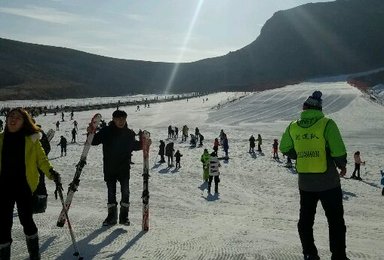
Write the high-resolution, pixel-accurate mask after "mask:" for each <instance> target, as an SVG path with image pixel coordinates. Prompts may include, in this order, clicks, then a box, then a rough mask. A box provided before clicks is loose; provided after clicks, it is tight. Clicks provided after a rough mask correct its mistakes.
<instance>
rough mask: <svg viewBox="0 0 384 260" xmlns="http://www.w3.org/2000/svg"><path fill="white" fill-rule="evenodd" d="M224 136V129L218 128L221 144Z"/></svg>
mask: <svg viewBox="0 0 384 260" xmlns="http://www.w3.org/2000/svg"><path fill="white" fill-rule="evenodd" d="M224 136H225V133H224V130H223V129H221V130H220V134H219V138H220V145H223V140H224Z"/></svg>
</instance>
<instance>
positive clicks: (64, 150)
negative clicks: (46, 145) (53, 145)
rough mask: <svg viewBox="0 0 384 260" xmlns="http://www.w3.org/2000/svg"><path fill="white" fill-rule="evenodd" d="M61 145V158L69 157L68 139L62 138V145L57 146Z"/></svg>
mask: <svg viewBox="0 0 384 260" xmlns="http://www.w3.org/2000/svg"><path fill="white" fill-rule="evenodd" d="M59 145H60V148H61V156H63V154H64V156H67V138H65V137H64V136H60V143H58V145H57V146H59Z"/></svg>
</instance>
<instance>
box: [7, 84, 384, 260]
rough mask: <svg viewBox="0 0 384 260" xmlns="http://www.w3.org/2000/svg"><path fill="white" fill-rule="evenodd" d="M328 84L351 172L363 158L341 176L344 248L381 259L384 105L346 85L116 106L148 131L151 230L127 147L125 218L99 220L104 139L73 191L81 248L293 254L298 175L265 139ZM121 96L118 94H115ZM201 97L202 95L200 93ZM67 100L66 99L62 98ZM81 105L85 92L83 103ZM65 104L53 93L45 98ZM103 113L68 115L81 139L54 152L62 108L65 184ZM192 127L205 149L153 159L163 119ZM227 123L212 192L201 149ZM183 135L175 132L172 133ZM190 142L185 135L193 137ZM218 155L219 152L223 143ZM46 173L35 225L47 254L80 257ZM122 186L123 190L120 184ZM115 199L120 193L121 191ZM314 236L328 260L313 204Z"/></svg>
mask: <svg viewBox="0 0 384 260" xmlns="http://www.w3.org/2000/svg"><path fill="white" fill-rule="evenodd" d="M314 90H321V91H322V92H323V110H324V112H325V114H326V115H327V116H329V117H330V118H332V119H334V120H335V121H336V122H337V124H338V125H339V127H340V131H341V133H342V135H343V137H344V141H345V143H346V146H347V150H348V167H347V171H348V173H347V175H348V176H349V175H350V174H351V172H352V171H353V166H354V165H353V153H354V152H355V151H357V150H359V151H360V152H361V156H362V159H363V160H366V165H365V166H363V167H362V178H363V181H356V180H348V179H342V180H341V182H342V189H343V192H344V210H345V221H346V225H347V252H348V256H349V257H350V259H353V260H356V259H370V260H379V259H383V256H384V247H383V241H384V225H382V220H383V216H384V207H383V201H384V197H383V196H381V186H380V182H379V180H380V174H379V172H380V169H383V164H382V158H383V156H384V143H383V128H384V108H383V107H382V106H380V105H377V104H376V103H373V102H371V101H370V100H369V99H368V98H367V97H366V96H365V95H364V94H362V93H361V92H360V91H358V90H357V89H355V88H352V87H350V86H349V85H347V84H346V83H344V82H337V83H303V84H299V85H292V86H287V87H284V88H279V89H274V90H268V91H263V92H258V93H217V94H212V95H208V96H204V97H200V98H194V99H189V100H188V101H187V100H182V101H174V102H170V103H161V104H151V107H150V108H143V107H142V108H141V110H140V111H138V112H135V110H136V107H123V108H122V109H124V110H125V111H126V112H127V113H128V118H127V120H128V124H129V127H130V128H132V129H133V130H134V131H136V132H137V131H138V130H139V129H146V130H148V131H150V132H151V136H152V146H151V151H150V175H151V177H150V182H149V191H150V201H149V203H150V220H149V222H150V230H149V231H148V232H142V231H141V213H142V200H141V193H142V168H143V165H142V161H143V159H142V153H141V152H135V153H134V154H133V162H134V163H135V164H133V165H132V169H131V185H130V187H131V189H130V200H131V206H130V213H129V216H130V220H131V226H129V227H126V226H122V225H116V226H113V227H110V228H106V227H102V226H101V223H102V222H103V220H104V218H105V217H106V214H107V207H106V199H107V189H106V185H105V183H104V181H103V174H102V169H103V163H102V158H103V156H102V150H101V148H102V147H101V146H96V147H91V149H90V152H89V154H88V159H87V165H86V166H85V167H84V170H83V173H82V176H81V182H80V187H79V189H78V191H77V192H76V193H75V196H74V199H73V202H72V206H71V209H70V211H69V216H70V220H71V223H72V226H73V230H74V233H75V236H76V239H77V246H78V249H79V251H80V254H81V256H83V257H84V259H151V260H152V259H163V260H172V259H177V260H181V259H188V260H195V259H201V260H203V259H204V260H205V259H220V260H221V259H226V260H229V259H233V260H238V259H260V260H267V259H281V260H296V259H297V260H299V259H302V256H301V245H300V241H299V237H298V233H297V220H298V213H299V195H298V188H297V175H296V174H295V173H294V172H293V170H290V169H288V168H285V167H283V165H284V164H285V159H284V158H283V156H282V155H281V154H280V159H281V161H276V160H274V159H272V142H273V139H274V138H277V139H279V140H280V138H281V134H282V132H283V131H284V130H285V128H286V127H287V125H288V124H289V122H290V121H291V120H294V119H297V118H298V116H299V114H300V111H301V107H302V104H303V102H304V101H305V99H306V98H307V97H308V96H309V95H310V94H311V93H312V92H313V91H314ZM117 99H118V98H117ZM203 99H204V101H203ZM61 102H63V101H61ZM79 102H81V100H79ZM56 104H57V105H65V104H62V103H57V102H54V101H52V105H56ZM96 112H98V113H101V114H102V116H103V118H104V119H105V120H106V121H107V122H108V121H109V120H110V119H111V114H112V112H113V109H106V110H100V111H84V112H75V116H74V119H75V120H77V121H78V123H79V136H78V140H79V142H78V143H75V144H71V143H70V144H69V145H68V152H67V156H66V157H60V150H59V147H58V146H57V144H58V143H59V139H60V135H64V136H66V138H67V139H68V141H70V140H71V135H70V131H71V130H72V128H73V123H72V121H70V120H69V113H67V114H66V118H65V121H64V122H62V123H61V126H60V130H59V131H57V132H56V135H55V137H54V139H53V140H52V142H51V145H52V151H51V153H50V154H49V158H50V160H51V162H52V164H53V165H54V167H55V168H56V169H57V171H59V172H60V173H61V174H62V178H63V184H64V187H66V186H67V185H68V184H69V183H70V181H71V180H72V178H73V175H74V173H75V165H76V164H77V162H78V160H79V157H80V154H81V151H82V143H83V142H84V140H85V132H86V131H85V129H86V126H87V124H88V122H89V120H90V118H91V117H92V115H93V114H94V113H96ZM57 120H61V118H60V115H59V114H58V115H57V116H54V115H52V114H50V115H47V116H39V117H37V118H36V121H37V122H38V123H39V124H41V125H42V127H43V129H45V130H48V129H50V128H54V123H55V122H56V121H57ZM185 124H186V125H187V126H188V127H189V130H190V133H193V132H194V129H195V127H198V128H199V129H200V132H201V133H202V134H203V135H204V137H205V140H204V146H203V147H197V148H191V147H190V146H189V142H186V143H185V142H184V143H182V142H181V139H180V137H179V139H177V140H174V142H175V150H180V152H181V153H182V154H183V157H182V158H181V166H182V167H181V168H180V169H179V170H175V168H170V169H169V168H167V167H166V165H165V164H158V163H156V162H157V161H158V160H159V157H157V152H158V145H159V141H160V140H161V139H163V140H165V142H166V143H168V142H170V141H171V140H167V127H168V125H172V126H177V127H178V128H179V130H181V128H182V126H183V125H185ZM221 129H223V130H224V131H225V132H226V133H227V136H228V138H229V156H230V159H229V160H228V161H221V169H220V170H221V182H220V185H219V195H218V196H213V195H211V196H208V194H207V190H206V189H204V188H205V187H204V185H203V183H202V164H201V162H200V156H201V154H202V152H203V149H204V148H207V149H209V150H210V151H211V149H212V145H213V140H214V138H216V137H218V135H219V132H220V130H221ZM251 134H253V135H254V136H257V134H261V136H262V137H263V145H262V149H263V154H257V156H256V157H253V156H251V155H250V154H249V153H248V149H249V146H248V139H249V137H250V135H251ZM179 136H180V135H179ZM188 141H189V139H188ZM219 155H223V151H221V149H220V150H219ZM47 182H48V184H47V185H48V187H47V188H48V191H49V197H48V208H47V211H46V213H44V214H38V215H35V220H36V223H37V226H38V227H39V234H40V245H41V252H42V259H75V257H73V256H72V254H73V252H74V249H73V247H72V243H71V238H70V235H69V232H68V228H67V225H65V226H64V227H63V228H59V227H56V221H57V217H58V214H59V212H60V210H61V205H60V202H59V200H55V198H54V196H53V191H54V185H53V183H51V182H49V181H47ZM118 190H119V189H118ZM118 198H120V193H119V192H118ZM314 234H315V240H316V245H317V247H318V249H319V253H320V256H321V259H330V253H329V246H328V244H329V243H328V226H327V220H326V218H325V216H324V212H323V210H322V208H321V205H320V204H319V205H318V210H317V215H316V220H315V226H314ZM13 239H14V241H13V244H12V259H26V258H27V256H28V254H27V249H26V245H25V237H24V235H23V231H22V228H21V225H20V223H19V220H18V217H17V213H16V210H15V216H14V226H13Z"/></svg>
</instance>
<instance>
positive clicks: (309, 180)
mask: <svg viewBox="0 0 384 260" xmlns="http://www.w3.org/2000/svg"><path fill="white" fill-rule="evenodd" d="M323 118H324V114H323V112H322V111H320V110H313V109H308V110H304V111H303V112H302V113H301V115H300V120H298V121H294V122H292V123H291V124H296V123H297V125H298V126H299V127H302V128H309V127H311V126H313V125H314V124H316V123H317V122H319V120H323ZM291 124H290V125H289V126H288V127H287V129H286V130H285V132H284V134H283V136H282V138H281V141H280V151H281V152H282V153H283V154H285V155H288V156H289V157H290V158H291V159H295V160H296V159H297V151H296V149H295V146H294V141H293V138H292V136H291V131H290V127H291ZM323 137H324V139H325V152H326V155H325V156H326V170H325V172H324V171H323V170H320V171H318V172H301V173H300V174H299V178H298V181H299V188H300V189H301V190H304V191H324V190H328V189H332V188H336V187H337V186H340V177H339V173H338V171H337V169H336V167H338V168H341V167H345V165H346V163H347V160H346V157H347V152H346V149H345V145H344V142H343V139H342V137H341V134H340V131H339V129H338V127H337V125H336V123H335V122H334V121H333V120H332V119H328V120H326V126H325V127H324V133H323Z"/></svg>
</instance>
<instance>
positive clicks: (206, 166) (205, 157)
mask: <svg viewBox="0 0 384 260" xmlns="http://www.w3.org/2000/svg"><path fill="white" fill-rule="evenodd" d="M215 154H216V153H215ZM216 156H217V154H216ZM210 157H211V156H210V154H209V152H208V149H204V152H203V154H202V155H201V157H200V161H201V162H202V163H203V180H204V181H208V178H209V159H210Z"/></svg>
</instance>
